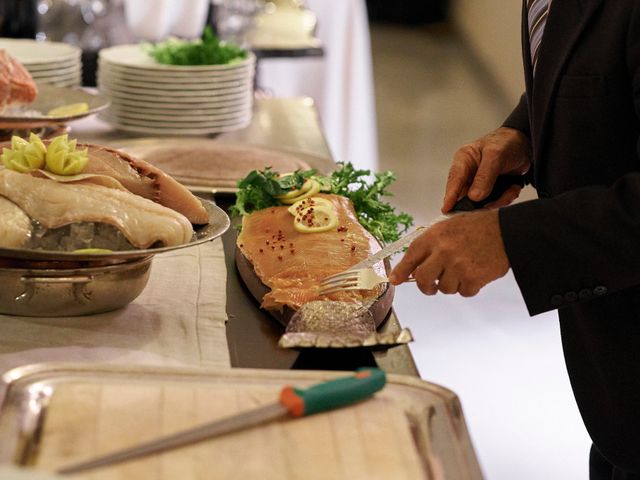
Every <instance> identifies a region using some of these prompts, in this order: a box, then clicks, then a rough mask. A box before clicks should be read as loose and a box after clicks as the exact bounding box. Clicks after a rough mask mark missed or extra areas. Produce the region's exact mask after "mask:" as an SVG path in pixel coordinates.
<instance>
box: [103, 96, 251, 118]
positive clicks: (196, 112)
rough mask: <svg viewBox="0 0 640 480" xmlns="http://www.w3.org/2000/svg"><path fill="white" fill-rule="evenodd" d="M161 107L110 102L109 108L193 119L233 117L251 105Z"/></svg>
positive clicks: (244, 103)
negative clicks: (225, 115) (201, 117)
mask: <svg viewBox="0 0 640 480" xmlns="http://www.w3.org/2000/svg"><path fill="white" fill-rule="evenodd" d="M156 107H158V108H156ZM163 107H164V106H163ZM163 107H159V106H157V105H150V106H149V105H146V104H145V105H143V106H140V105H127V104H126V103H123V102H121V101H113V100H112V101H111V108H113V109H114V110H118V111H122V112H132V113H139V114H144V115H171V116H176V115H188V116H193V117H200V116H211V115H224V114H228V115H233V114H234V113H236V112H239V111H245V110H250V109H252V108H253V104H252V103H247V102H243V103H240V104H236V105H229V106H226V105H223V106H220V107H214V108H198V107H196V108H188V109H185V108H179V109H175V108H163Z"/></svg>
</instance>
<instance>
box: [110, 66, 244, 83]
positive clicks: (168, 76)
mask: <svg viewBox="0 0 640 480" xmlns="http://www.w3.org/2000/svg"><path fill="white" fill-rule="evenodd" d="M253 67H254V66H253V65H250V66H247V68H243V69H239V70H233V71H231V72H226V71H223V72H205V73H197V72H189V73H184V72H182V73H180V74H174V73H173V72H166V71H152V72H147V71H142V70H137V71H136V70H131V69H126V68H121V67H116V66H114V65H110V64H108V63H104V62H99V63H98V72H101V73H104V74H107V75H109V76H110V77H113V78H118V79H122V80H129V81H134V82H141V81H144V82H148V83H161V84H162V83H172V84H173V83H183V84H200V83H206V82H209V83H211V82H219V81H227V80H245V79H248V78H253V77H254V76H255V68H253Z"/></svg>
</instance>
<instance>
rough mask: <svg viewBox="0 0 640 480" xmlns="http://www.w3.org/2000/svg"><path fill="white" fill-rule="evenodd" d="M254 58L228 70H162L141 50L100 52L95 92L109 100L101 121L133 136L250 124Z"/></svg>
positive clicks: (126, 48)
mask: <svg viewBox="0 0 640 480" xmlns="http://www.w3.org/2000/svg"><path fill="white" fill-rule="evenodd" d="M254 76H255V56H254V55H253V53H249V56H248V58H247V59H246V60H242V61H239V62H237V63H232V64H227V65H194V66H181V65H161V64H158V63H156V61H155V60H154V59H153V58H152V57H151V56H150V55H149V54H148V53H147V52H145V51H144V50H143V49H142V48H141V46H140V45H118V46H115V47H110V48H105V49H103V50H100V53H99V57H98V87H99V89H100V91H101V92H102V93H104V94H105V95H107V96H108V97H109V98H110V100H111V106H110V107H109V109H108V110H106V111H105V112H103V113H101V114H100V116H101V117H102V118H103V119H105V120H107V121H108V122H110V123H111V124H112V125H114V126H115V127H117V128H119V129H121V130H125V131H131V132H140V133H151V134H161V135H167V134H170V135H202V134H210V133H220V132H228V131H231V130H237V129H240V128H244V127H246V126H247V125H248V124H249V122H250V121H251V114H252V107H253V81H254Z"/></svg>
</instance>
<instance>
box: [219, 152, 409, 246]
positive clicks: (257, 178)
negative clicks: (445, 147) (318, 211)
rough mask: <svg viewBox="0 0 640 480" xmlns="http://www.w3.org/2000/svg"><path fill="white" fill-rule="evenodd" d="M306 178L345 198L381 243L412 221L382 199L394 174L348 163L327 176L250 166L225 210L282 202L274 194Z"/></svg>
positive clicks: (397, 235) (396, 236) (244, 212)
mask: <svg viewBox="0 0 640 480" xmlns="http://www.w3.org/2000/svg"><path fill="white" fill-rule="evenodd" d="M307 178H314V179H315V180H317V181H318V182H320V185H322V186H323V190H326V191H329V192H330V193H334V194H336V195H342V196H344V197H347V198H349V199H350V200H351V202H352V203H353V206H354V209H355V211H356V214H357V215H358V220H359V221H360V223H361V224H362V226H363V227H364V228H365V229H367V230H368V231H369V232H370V233H371V234H372V235H373V236H374V237H376V238H377V239H378V240H380V241H381V242H383V243H390V242H393V241H395V240H398V239H399V238H400V237H401V236H402V234H403V233H404V232H406V231H407V230H408V229H409V227H411V225H413V218H412V217H411V216H410V215H409V214H407V213H404V212H401V213H397V212H396V211H395V208H394V207H393V206H391V205H390V204H389V203H388V202H385V201H384V200H383V199H382V197H390V196H392V195H393V194H392V193H391V192H389V191H388V190H387V189H388V187H389V185H391V183H393V181H394V180H395V175H394V174H393V173H392V172H381V173H376V174H374V175H373V180H371V171H370V170H356V169H355V168H354V167H353V165H352V164H351V163H339V164H338V169H337V170H336V171H334V172H333V173H332V174H331V175H330V176H328V177H325V176H320V175H316V171H315V170H305V171H300V170H298V171H296V172H294V173H292V174H290V175H286V176H284V177H282V178H280V177H279V174H278V173H277V172H274V171H272V170H271V168H266V169H264V170H259V171H258V170H253V171H252V172H251V173H249V175H247V177H246V178H244V179H243V180H240V181H239V182H238V193H237V194H236V203H235V205H233V206H232V207H231V209H230V211H229V213H230V214H231V216H240V215H247V214H249V213H251V212H253V211H254V210H262V209H263V208H269V207H275V206H279V205H282V203H281V202H280V201H279V200H278V199H277V198H275V197H276V196H277V195H282V194H284V193H287V192H288V191H290V190H293V189H296V188H300V187H302V184H303V183H304V181H305V180H306V179H307Z"/></svg>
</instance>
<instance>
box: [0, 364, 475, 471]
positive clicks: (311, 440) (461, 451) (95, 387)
mask: <svg viewBox="0 0 640 480" xmlns="http://www.w3.org/2000/svg"><path fill="white" fill-rule="evenodd" d="M341 375H344V373H336V372H325V371H297V372H294V371H286V370H250V369H246V370H245V369H241V370H240V369H232V370H209V369H175V368H173V369H153V368H149V367H135V368H133V367H132V368H126V367H115V366H107V365H86V364H38V365H29V366H24V367H20V368H17V369H14V370H11V371H9V372H7V373H5V374H4V376H3V377H2V382H3V385H4V387H5V388H6V393H5V398H4V403H3V404H2V407H1V408H0V462H7V463H9V464H12V465H16V466H24V467H33V468H36V469H39V470H44V471H55V470H56V469H57V468H59V467H61V466H63V465H66V464H69V463H72V462H74V461H77V460H82V459H85V458H88V457H91V456H93V455H95V454H99V453H105V452H107V451H111V450H115V449H117V448H121V447H126V446H129V445H132V444H134V443H137V442H140V441H143V440H148V439H151V438H155V437H157V436H160V435H164V434H167V433H172V432H175V431H177V430H180V429H183V428H188V427H191V426H194V425H197V424H199V423H203V422H206V421H210V420H213V419H215V418H220V417H224V416H228V415H231V414H234V413H237V412H239V411H244V410H248V409H251V408H253V407H256V406H258V405H262V404H266V403H270V402H273V401H274V400H275V398H277V394H278V392H279V391H280V389H281V388H282V386H283V385H285V384H290V385H295V386H301V387H304V386H307V385H310V384H313V383H317V382H319V381H323V380H327V379H330V378H334V377H336V376H341ZM91 475H95V477H93V476H92V477H91V478H100V479H116V478H118V479H119V478H182V479H186V480H188V479H192V478H193V479H196V478H207V479H212V478H229V477H228V476H229V475H233V476H234V478H261V479H262V478H266V479H270V478H274V479H276V478H277V479H285V480H286V479H294V478H302V477H301V475H303V476H304V478H312V479H313V478H318V479H320V478H322V479H326V478H335V479H338V478H339V479H341V478H363V479H364V478H366V479H375V478H380V479H383V478H384V479H386V478H407V479H409V478H411V479H414V478H424V479H433V480H436V479H437V480H440V479H445V478H446V479H447V480H479V479H481V478H482V474H481V472H480V468H479V466H478V462H477V460H476V456H475V453H474V451H473V447H472V445H471V442H470V439H469V435H468V432H467V428H466V425H465V422H464V417H463V414H462V409H461V407H460V403H459V401H458V399H457V397H456V395H455V394H454V393H453V392H451V391H450V390H447V389H445V388H443V387H440V386H438V385H434V384H432V383H428V382H425V381H421V380H418V379H414V378H411V377H405V376H398V375H389V376H388V383H387V386H386V387H385V388H384V389H383V390H382V391H381V392H379V393H378V394H376V396H375V397H374V398H373V399H371V400H368V401H365V402H361V403H359V404H356V405H354V406H351V407H348V408H343V409H339V410H334V411H332V412H328V413H324V414H318V415H312V416H310V417H305V418H302V419H296V420H283V421H281V422H275V423H273V424H268V425H264V426H260V427H256V428H253V429H249V430H246V431H241V432H236V433H234V434H230V435H227V436H224V437H220V438H216V439H212V440H209V441H205V442H202V443H200V444H197V445H192V446H188V447H184V448H182V449H178V450H174V451H170V452H165V453H163V454H160V455H156V456H152V457H148V458H145V459H139V460H135V461H131V462H129V463H125V464H121V465H119V466H111V467H106V468H104V469H102V470H99V471H98V470H96V471H95V472H92V473H91ZM74 478H86V477H82V476H78V477H74Z"/></svg>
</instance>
